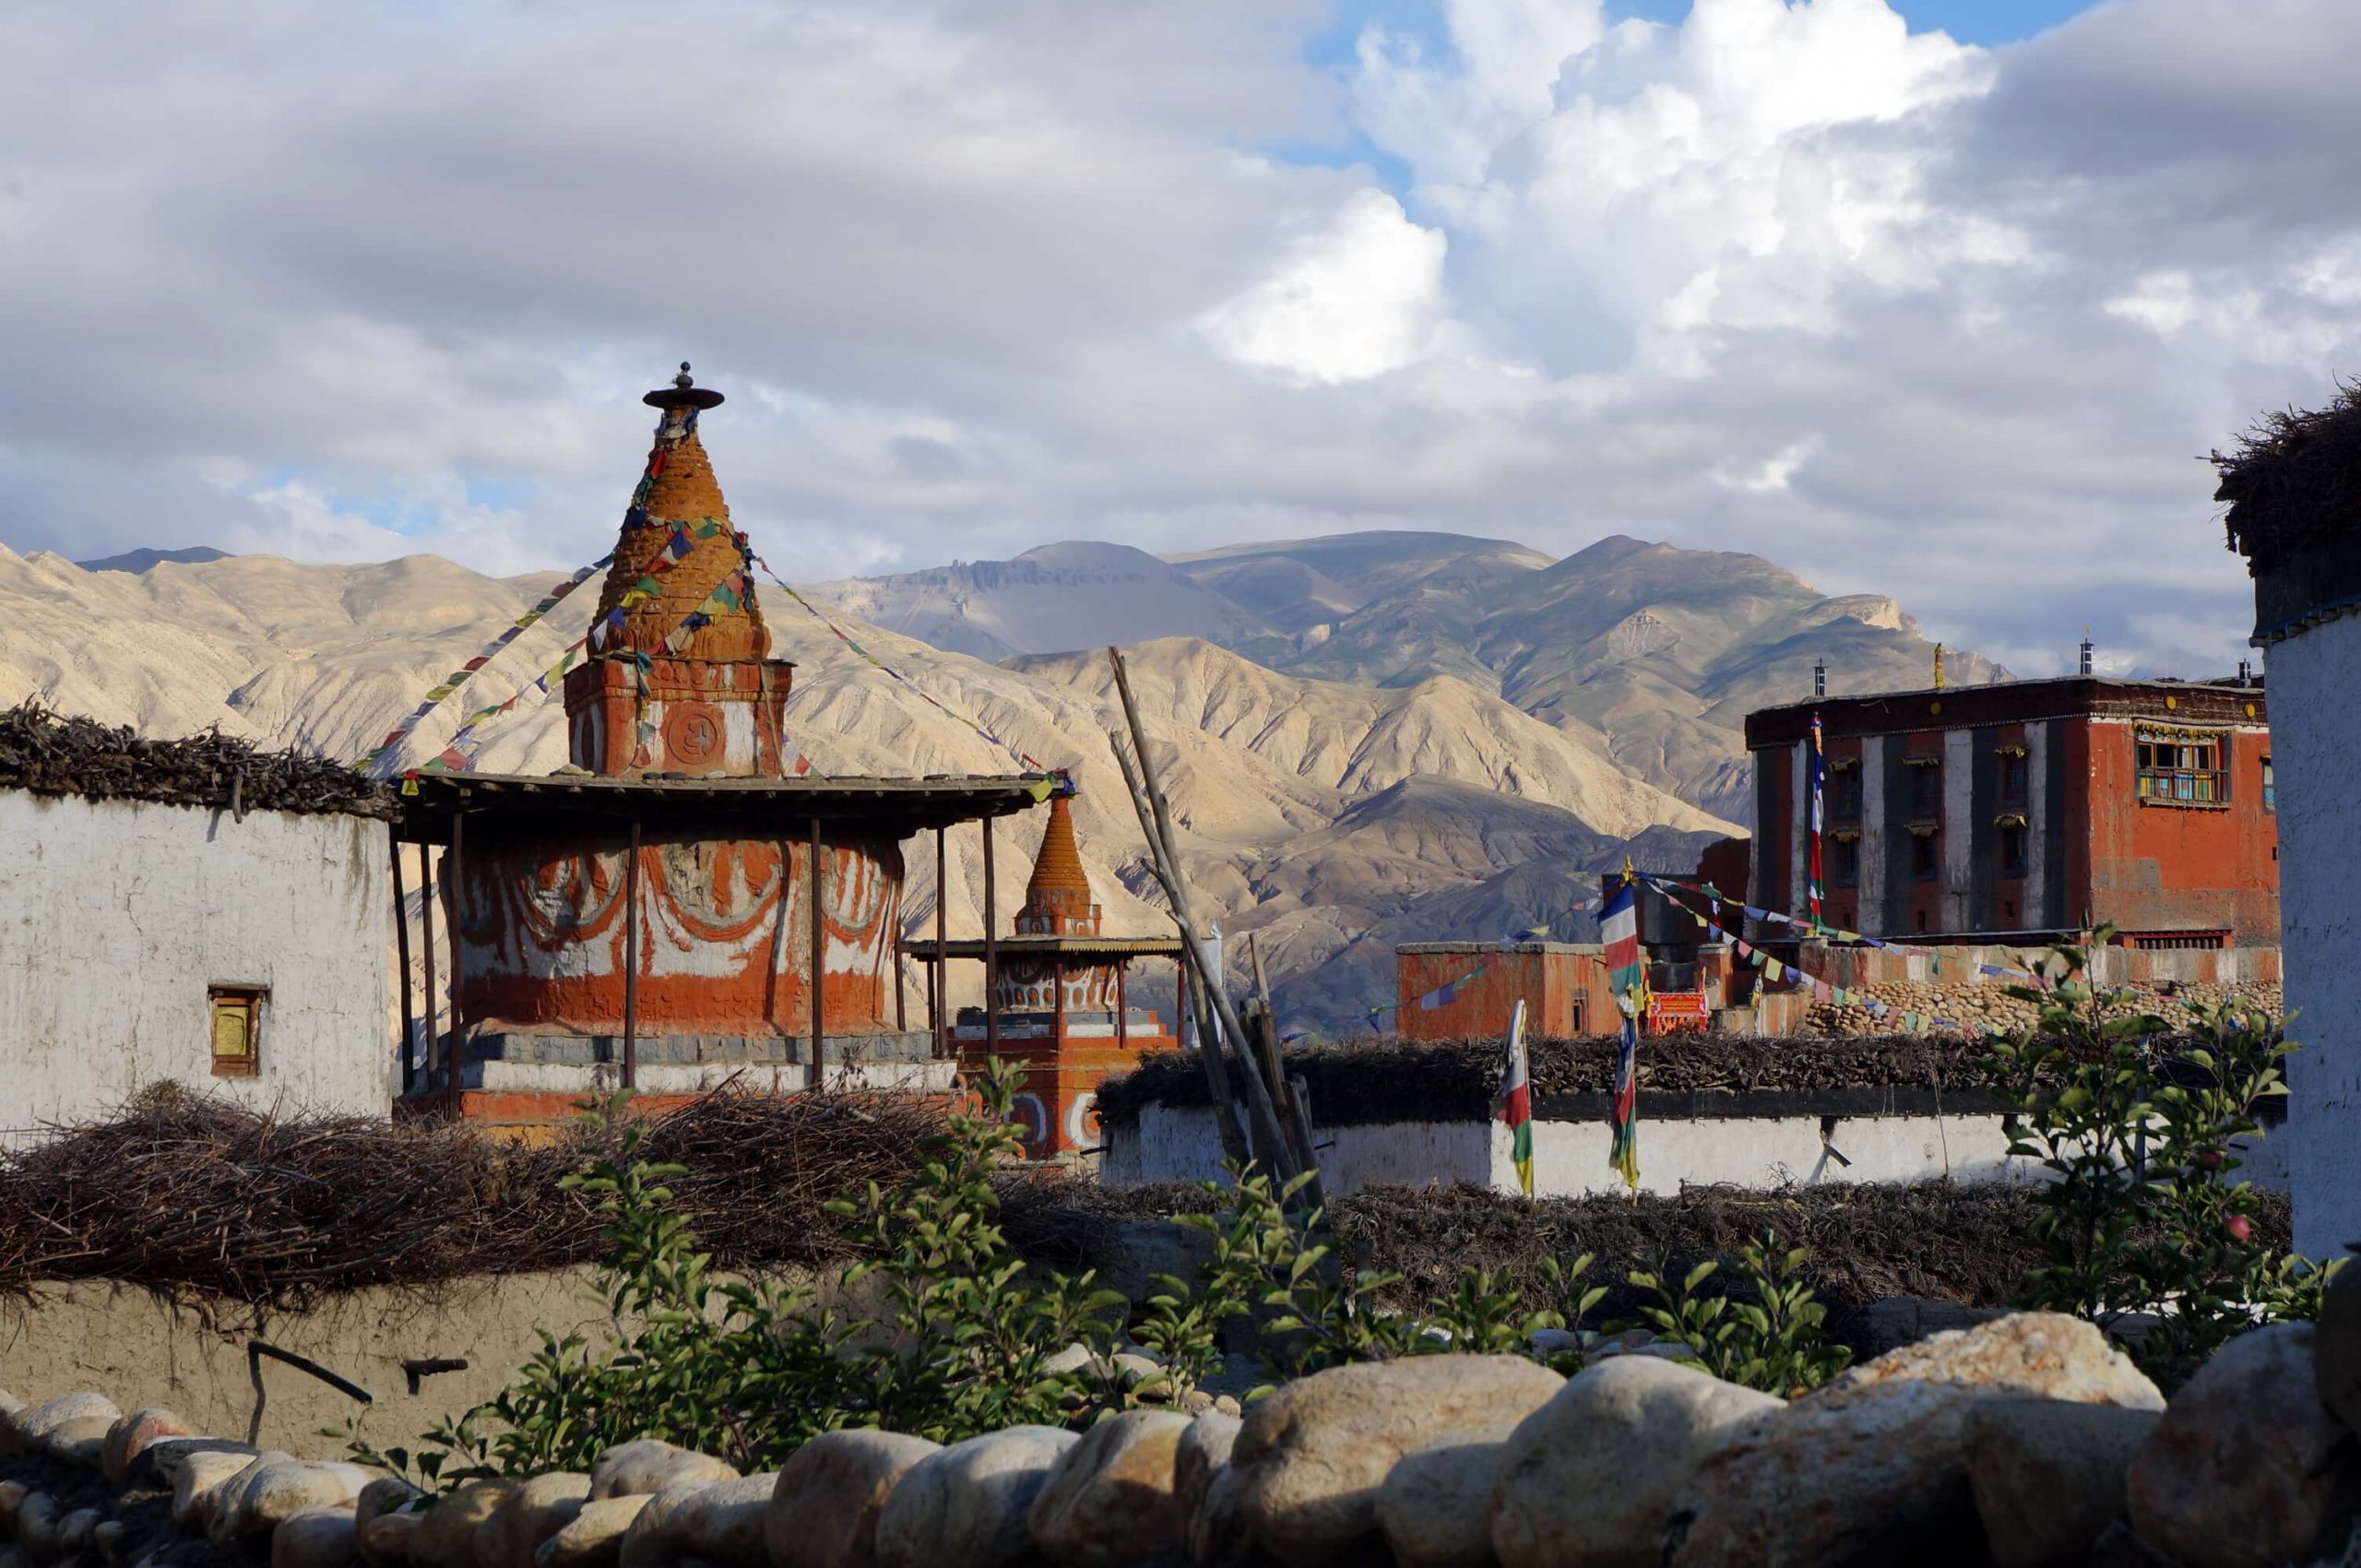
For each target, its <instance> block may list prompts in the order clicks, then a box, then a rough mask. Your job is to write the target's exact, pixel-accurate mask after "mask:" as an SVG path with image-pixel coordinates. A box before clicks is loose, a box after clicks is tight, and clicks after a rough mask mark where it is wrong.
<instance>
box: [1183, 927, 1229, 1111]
mask: <svg viewBox="0 0 2361 1568" xmlns="http://www.w3.org/2000/svg"><path fill="white" fill-rule="evenodd" d="M1172 973H1173V977H1174V978H1175V979H1176V980H1178V981H1179V982H1180V991H1179V992H1178V994H1176V995H1175V997H1174V998H1173V1003H1172V1010H1173V1012H1174V1013H1175V1014H1177V1015H1178V1016H1176V1017H1175V1018H1174V1019H1173V1020H1172V1038H1173V1039H1174V1040H1176V1041H1181V1029H1182V1028H1184V1027H1185V1026H1187V1025H1189V1024H1193V1023H1195V1022H1196V1020H1197V1016H1196V1015H1195V1014H1194V1013H1192V1012H1191V1011H1190V1010H1189V959H1188V957H1187V956H1186V955H1185V954H1184V955H1183V956H1181V957H1178V958H1175V959H1173V960H1172ZM1182 1043H1185V1041H1182ZM1204 1048H1205V1041H1204V1036H1203V1035H1199V1036H1198V1037H1197V1049H1198V1050H1199V1051H1203V1050H1204ZM1225 1103H1227V1102H1225Z"/></svg>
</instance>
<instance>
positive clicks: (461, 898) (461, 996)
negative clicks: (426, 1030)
mask: <svg viewBox="0 0 2361 1568" xmlns="http://www.w3.org/2000/svg"><path fill="white" fill-rule="evenodd" d="M467 825H468V814H467V813H466V812H464V811H459V810H454V811H453V812H452V813H451V864H450V868H449V870H450V873H451V874H450V875H448V876H446V877H445V878H444V879H443V880H444V882H445V885H448V886H449V888H450V889H451V918H450V920H449V921H446V922H445V924H446V926H447V927H448V930H449V933H450V938H451V1039H450V1043H449V1044H448V1045H446V1046H445V1048H444V1051H443V1055H444V1059H445V1062H447V1063H449V1065H450V1075H449V1079H450V1082H449V1086H448V1087H449V1089H450V1094H451V1116H452V1119H453V1120H454V1121H457V1119H458V1116H459V1111H460V1099H459V1097H460V1095H461V1093H462V1092H463V1090H462V1089H461V1087H460V1083H459V1080H460V1079H461V1078H463V1077H465V1076H466V1075H467V1070H468V1062H467V1056H468V1004H467V1002H466V999H465V994H466V990H467V983H468V977H467V972H466V970H465V969H464V968H461V966H460V963H459V919H460V916H461V915H462V914H464V913H465V912H466V910H465V906H466V904H467V901H468V849H467Z"/></svg>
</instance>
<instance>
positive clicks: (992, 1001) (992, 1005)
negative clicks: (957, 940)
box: [984, 817, 1000, 1056]
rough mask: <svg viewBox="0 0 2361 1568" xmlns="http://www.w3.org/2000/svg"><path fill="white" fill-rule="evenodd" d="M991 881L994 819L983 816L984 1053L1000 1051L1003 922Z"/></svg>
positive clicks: (992, 1054) (990, 1054) (995, 1053)
mask: <svg viewBox="0 0 2361 1568" xmlns="http://www.w3.org/2000/svg"><path fill="white" fill-rule="evenodd" d="M994 894H995V890H994V885H993V883H992V822H991V818H990V817H986V818H985V819H984V1053H985V1054H986V1055H988V1056H997V1055H999V1054H1000V933H999V932H997V931H995V930H993V929H992V928H993V927H994V926H996V925H998V924H999V923H1000V921H999V917H998V915H997V914H996V912H995V910H994V908H993V906H994V905H995V904H997V903H998V902H999V899H998V898H997V897H995V896H994Z"/></svg>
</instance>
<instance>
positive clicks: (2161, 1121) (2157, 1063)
mask: <svg viewBox="0 0 2361 1568" xmlns="http://www.w3.org/2000/svg"><path fill="white" fill-rule="evenodd" d="M2109 934H2111V933H2110V932H2108V931H2106V930H2105V929H2102V930H2100V931H2099V932H2095V933H2094V936H2095V938H2096V940H2098V941H2100V942H2104V941H2105V940H2106V937H2107V936H2108V935H2109ZM2088 960H2089V954H2088V952H2087V951H2086V950H2085V949H2083V948H2082V947H2080V946H2072V945H2069V946H2061V947H2058V948H2056V949H2053V950H2052V952H2051V954H2050V956H2048V958H2047V959H2046V960H2045V961H2044V962H2043V965H2042V967H2041V974H2042V977H2043V979H2044V980H2045V981H2046V982H2047V983H2046V984H2045V985H2043V986H2042V987H2040V988H2034V987H2025V986H2016V987H2011V994H2012V995H2016V996H2020V997H2023V998H2025V999H2027V1000H2030V1001H2033V1002H2035V1003H2038V1004H2040V1007H2041V1019H2040V1022H2039V1024H2038V1025H2036V1026H2035V1028H2033V1029H2031V1030H2028V1031H2026V1032H2025V1033H2024V1034H2023V1035H2021V1036H2019V1037H2017V1038H2015V1039H2009V1040H2003V1041H2000V1042H1999V1043H1997V1044H1996V1045H1995V1047H1994V1050H1993V1054H1992V1055H1991V1056H1990V1057H1989V1058H1988V1059H1987V1063H1986V1065H1987V1067H1988V1068H1989V1070H1990V1071H1991V1073H1992V1075H1993V1082H1994V1086H1995V1087H1996V1088H1997V1089H1998V1090H1999V1093H2000V1095H2001V1097H2002V1098H2003V1099H2006V1100H2007V1101H2008V1103H2009V1104H2010V1106H2011V1109H2012V1111H2013V1112H2014V1114H2013V1116H2012V1117H2011V1123H2010V1128H2011V1131H2010V1146H2009V1152H2010V1153H2011V1155H2014V1156H2017V1157H2020V1158H2028V1159H2033V1160H2035V1161H2037V1162H2038V1163H2039V1164H2040V1165H2041V1167H2042V1169H2043V1170H2047V1172H2049V1174H2050V1176H2051V1178H2052V1179H2051V1180H2050V1181H2049V1182H2046V1183H2044V1184H2043V1185H2042V1186H2041V1188H2040V1189H2039V1190H2038V1191H2036V1192H2035V1194H2034V1202H2035V1218H2034V1221H2033V1234H2034V1236H2035V1240H2036V1241H2039V1242H2040V1244H2041V1247H2042V1251H2043V1253H2044V1254H2045V1256H2046V1260H2047V1261H2046V1262H2044V1263H2043V1264H2042V1265H2040V1266H2039V1267H2037V1268H2035V1269H2034V1270H2033V1272H2032V1273H2031V1274H2030V1275H2029V1276H2028V1277H2027V1279H2026V1291H2025V1294H2024V1296H2023V1299H2022V1304H2023V1305H2025V1306H2029V1307H2039V1308H2044V1309H2047V1310H2049V1311H2054V1312H2064V1313H2072V1314H2074V1315H2075V1316H2077V1317H2082V1318H2086V1319H2088V1320H2089V1321H2091V1322H2093V1323H2095V1324H2098V1325H2099V1326H2100V1327H2102V1328H2106V1329H2110V1330H2113V1329H2117V1328H2118V1327H2123V1328H2126V1329H2127V1330H2129V1329H2130V1327H2131V1326H2132V1324H2130V1323H2129V1322H2128V1321H2127V1320H2133V1319H2137V1320H2139V1321H2140V1325H2141V1326H2142V1328H2143V1330H2144V1331H2143V1332H2140V1333H2138V1334H2132V1333H2130V1332H2127V1333H2126V1334H2125V1338H2126V1339H2127V1341H2128V1342H2129V1348H2130V1352H2131V1354H2132V1356H2133V1358H2134V1359H2135V1360H2138V1361H2139V1362H2140V1364H2141V1366H2142V1368H2143V1370H2145V1371H2146V1372H2148V1373H2149V1375H2151V1376H2152V1377H2154V1378H2155V1379H2157V1381H2158V1382H2160V1383H2163V1384H2166V1385H2167V1386H2171V1385H2176V1384H2178V1383H2179V1382H2180V1381H2181V1380H2182V1379H2184V1378H2186V1377H2187V1376H2188V1375H2189V1372H2193V1371H2195V1370H2196V1368H2197V1367H2198V1366H2199V1365H2200V1364H2201V1363H2202V1362H2203V1361H2204V1360H2205V1358H2206V1357H2207V1356H2209V1355H2210V1354H2212V1353H2213V1350H2214V1349H2215V1348H2217V1347H2218V1346H2220V1345H2221V1344H2222V1342H2223V1341H2224V1340H2225V1339H2228V1338H2229V1337H2231V1336H2234V1335H2236V1334H2239V1333H2242V1332H2244V1331H2245V1330H2246V1329H2248V1328H2249V1327H2251V1326H2253V1325H2254V1324H2255V1323H2256V1322H2258V1321H2260V1320H2264V1319H2269V1318H2303V1317H2312V1316H2317V1315H2318V1313H2319V1291H2320V1289H2321V1287H2322V1286H2323V1284H2324V1283H2325V1281H2326V1279H2327V1277H2328V1274H2329V1272H2330V1271H2331V1269H2333V1268H2334V1267H2335V1266H2337V1265H2333V1264H2331V1265H2328V1266H2327V1267H2321V1266H2319V1265H2315V1264H2314V1263H2312V1262H2311V1261H2310V1260H2308V1259H2306V1258H2303V1257H2301V1256H2298V1255H2296V1254H2292V1253H2290V1254H2285V1255H2281V1254H2277V1253H2272V1251H2271V1250H2270V1249H2269V1248H2268V1247H2267V1246H2266V1245H2265V1244H2264V1243H2263V1241H2261V1240H2260V1238H2259V1237H2258V1234H2257V1229H2256V1225H2255V1215H2256V1209H2257V1204H2256V1194H2255V1190H2254V1188H2253V1185H2252V1184H2251V1183H2250V1182H2244V1181H2239V1180H2236V1178H2235V1172H2236V1171H2237V1170H2239V1169H2240V1166H2241V1164H2242V1162H2241V1161H2240V1160H2239V1159H2238V1158H2237V1154H2236V1148H2235V1145H2236V1144H2237V1143H2238V1142H2239V1141H2240V1140H2245V1139H2252V1138H2257V1137H2260V1136H2261V1135H2262V1126H2261V1123H2260V1122H2259V1121H2258V1120H2257V1118H2256V1109H2257V1107H2259V1106H2260V1104H2261V1103H2262V1101H2263V1100H2265V1099H2270V1098H2272V1097H2273V1096H2277V1095H2284V1094H2285V1093H2286V1092H2287V1088H2286V1083H2285V1081H2284V1077H2283V1076H2282V1074H2281V1071H2280V1063H2281V1062H2282V1061H2283V1060H2284V1058H2285V1057H2286V1056H2287V1054H2288V1053H2289V1052H2290V1051H2294V1050H2295V1049H2296V1048H2295V1046H2294V1045H2293V1044H2291V1043H2290V1042H2288V1041H2287V1040H2286V1039H2284V1038H2283V1036H2282V1034H2281V1031H2280V1029H2279V1028H2278V1027H2277V1025H2276V1024H2275V1022H2274V1021H2273V1020H2272V1019H2271V1018H2270V1017H2268V1016H2265V1015H2262V1014H2260V1013H2259V1012H2257V1011H2254V1010H2251V1009H2247V1008H2241V1007H2238V1006H2236V1005H2229V1004H2225V1005H2222V1006H2207V1005H2203V1004H2188V1008H2187V1013H2188V1021H2187V1025H2186V1027H2185V1028H2182V1029H2180V1030H2178V1031H2176V1030H2174V1029H2173V1028H2172V1027H2171V1026H2170V1025H2169V1024H2167V1023H2166V1021H2165V1019H2164V1018H2163V1017H2162V1016H2158V1015H2155V1014H2153V1013H2147V1012H2133V1011H2130V1010H2129V1009H2127V1008H2125V1007H2124V1006H2123V1005H2122V1002H2121V998H2120V997H2119V996H2115V995H2110V994H2108V993H2106V992H2103V991H2101V990H2100V989H2099V988H2097V987H2095V986H2094V985H2092V984H2091V983H2090V981H2089V980H2088V979H2087V975H2088Z"/></svg>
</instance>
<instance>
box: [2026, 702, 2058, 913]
mask: <svg viewBox="0 0 2361 1568" xmlns="http://www.w3.org/2000/svg"><path fill="white" fill-rule="evenodd" d="M2054 809H2055V808H2054V807H2053V806H2052V805H2051V803H2050V800H2049V720H2048V719H2035V720H2034V721H2033V722H2031V723H2029V724H2027V725H2026V726H2025V896H2024V902H2023V904H2022V905H2020V906H2019V909H2020V910H2021V912H2020V914H2019V915H2018V918H2017V924H2018V925H2019V927H2020V928H2022V929H2023V930H2025V931H2043V930H2047V928H2049V927H2050V926H2053V925H2058V924H2062V923H2063V922H2064V921H2065V919H2066V916H2065V914H2064V913H2063V912H2062V911H2060V910H2056V909H2051V908H2050V907H2049V814H2050V812H2051V811H2052V810H2054Z"/></svg>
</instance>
